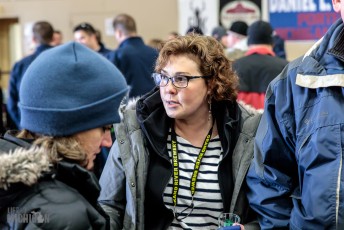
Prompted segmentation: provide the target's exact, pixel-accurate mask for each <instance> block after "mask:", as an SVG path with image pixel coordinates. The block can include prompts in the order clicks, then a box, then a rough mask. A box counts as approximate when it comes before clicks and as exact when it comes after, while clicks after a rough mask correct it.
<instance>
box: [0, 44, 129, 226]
mask: <svg viewBox="0 0 344 230" xmlns="http://www.w3.org/2000/svg"><path fill="white" fill-rule="evenodd" d="M94 89H101V90H94ZM127 91H128V87H127V85H126V82H125V79H124V77H123V75H122V74H121V73H120V71H119V70H118V69H117V68H116V67H115V66H113V65H112V64H111V63H110V62H108V61H107V60H106V59H105V58H102V57H101V56H100V55H98V54H96V53H95V52H93V51H91V50H90V49H88V48H86V47H85V46H83V45H81V44H79V43H75V42H69V43H66V44H63V45H60V46H58V47H56V48H53V49H51V50H49V51H46V52H44V53H42V54H41V55H40V56H39V57H37V59H36V60H35V61H34V62H33V63H32V64H31V65H30V67H29V68H28V70H27V71H26V72H25V75H24V77H23V80H22V84H21V87H20V98H21V100H20V103H19V107H20V111H21V115H22V116H21V121H20V124H21V127H22V128H23V130H22V131H21V132H14V131H9V132H7V133H6V135H5V136H4V137H3V138H1V139H0V143H1V144H0V146H1V147H0V148H1V153H0V162H1V167H0V229H24V228H25V229H61V230H62V229H108V227H109V222H108V221H107V219H108V217H107V215H106V214H105V212H104V211H103V210H102V209H101V208H100V206H99V205H98V203H97V198H98V196H99V190H100V187H99V184H98V181H97V179H96V178H95V176H94V174H93V173H92V172H90V171H91V170H92V168H93V165H94V163H93V160H94V159H95V157H96V155H97V154H98V153H99V151H100V148H101V147H102V146H106V147H110V145H111V144H112V140H111V135H110V130H111V129H112V127H113V125H112V124H113V123H116V122H119V121H120V116H119V114H118V108H119V105H120V102H121V100H122V98H123V97H124V95H125V94H126V92H127ZM21 218H22V219H21ZM23 218H25V219H23Z"/></svg>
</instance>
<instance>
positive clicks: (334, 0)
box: [332, 0, 342, 13]
mask: <svg viewBox="0 0 344 230" xmlns="http://www.w3.org/2000/svg"><path fill="white" fill-rule="evenodd" d="M341 1H342V0H332V5H333V10H334V11H335V12H337V13H339V12H340V10H341V3H340V2H341Z"/></svg>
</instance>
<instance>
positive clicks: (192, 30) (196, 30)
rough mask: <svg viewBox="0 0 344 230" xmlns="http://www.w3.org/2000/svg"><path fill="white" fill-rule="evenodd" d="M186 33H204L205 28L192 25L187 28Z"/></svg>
mask: <svg viewBox="0 0 344 230" xmlns="http://www.w3.org/2000/svg"><path fill="white" fill-rule="evenodd" d="M185 34H186V35H188V34H199V35H204V33H203V30H202V29H201V28H200V27H198V26H191V27H189V28H188V29H187V30H186V33H185Z"/></svg>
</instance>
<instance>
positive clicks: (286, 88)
mask: <svg viewBox="0 0 344 230" xmlns="http://www.w3.org/2000/svg"><path fill="white" fill-rule="evenodd" d="M332 3H333V8H334V10H335V11H336V12H338V13H341V15H342V18H343V17H344V1H341V0H332ZM343 44H344V25H343V21H342V19H340V20H338V21H336V22H335V23H334V24H333V25H332V27H331V28H329V30H328V32H327V33H326V34H325V35H324V36H323V38H321V39H320V40H319V41H318V42H317V43H315V44H314V46H313V47H312V48H311V49H310V50H309V51H308V52H307V53H306V54H305V55H304V56H303V57H300V58H299V59H296V60H295V61H293V62H291V63H290V64H289V65H288V66H287V67H286V68H285V69H284V70H283V71H282V73H281V74H280V75H279V76H278V77H277V78H276V79H274V80H273V81H272V82H271V84H270V85H269V88H268V90H267V93H266V101H265V109H264V111H265V112H264V115H263V117H262V120H261V123H260V125H259V128H258V131H257V136H256V141H255V144H256V145H255V153H254V160H253V162H252V165H251V168H250V170H249V173H248V175H247V184H248V186H249V189H250V191H249V193H248V198H249V202H250V205H251V207H252V208H253V209H254V210H255V211H256V212H257V213H258V215H259V222H260V225H261V227H262V229H344V202H343V201H344V183H343V179H344V167H343V158H344V155H343V148H344V115H343V114H344V46H343Z"/></svg>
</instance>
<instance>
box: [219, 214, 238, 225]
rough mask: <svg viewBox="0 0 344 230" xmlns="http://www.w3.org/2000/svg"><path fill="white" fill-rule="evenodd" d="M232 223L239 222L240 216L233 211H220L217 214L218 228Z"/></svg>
mask: <svg viewBox="0 0 344 230" xmlns="http://www.w3.org/2000/svg"><path fill="white" fill-rule="evenodd" d="M234 223H238V224H239V223H240V217H239V216H238V215H237V214H234V213H221V215H220V216H219V228H221V227H230V226H232V225H233V224H234Z"/></svg>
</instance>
